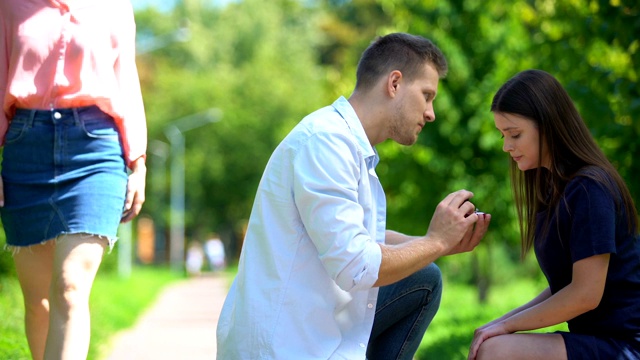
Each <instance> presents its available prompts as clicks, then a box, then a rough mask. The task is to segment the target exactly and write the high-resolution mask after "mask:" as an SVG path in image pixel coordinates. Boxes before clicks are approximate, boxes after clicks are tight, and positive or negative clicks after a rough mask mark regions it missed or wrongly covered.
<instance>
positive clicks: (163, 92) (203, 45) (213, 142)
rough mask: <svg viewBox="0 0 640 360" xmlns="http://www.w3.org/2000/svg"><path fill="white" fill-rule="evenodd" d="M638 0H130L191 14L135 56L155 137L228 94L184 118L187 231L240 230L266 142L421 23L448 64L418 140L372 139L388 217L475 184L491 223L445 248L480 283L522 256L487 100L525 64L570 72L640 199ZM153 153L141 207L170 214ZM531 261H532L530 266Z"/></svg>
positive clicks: (145, 31) (167, 18)
mask: <svg viewBox="0 0 640 360" xmlns="http://www.w3.org/2000/svg"><path fill="white" fill-rule="evenodd" d="M639 8H640V5H638V4H637V3H636V2H633V1H622V0H611V1H604V0H555V1H554V0H514V1H510V2H503V1H491V2H486V1H480V0H449V1H432V0H351V1H349V0H316V1H295V0H274V1H268V2H264V1H258V0H244V1H236V2H232V3H229V4H228V5H225V6H215V5H214V4H212V3H211V2H206V1H196V0H184V1H183V2H180V3H179V4H178V5H177V6H176V8H175V9H174V10H173V11H171V12H168V13H166V12H159V11H156V10H154V9H152V8H150V9H145V10H142V11H139V12H138V13H137V14H136V19H137V23H138V32H139V34H140V36H141V37H144V36H147V37H149V36H151V37H153V36H155V37H158V36H162V35H163V34H169V33H171V32H172V31H175V29H177V28H180V27H181V26H185V25H188V29H189V33H190V38H189V40H188V41H184V42H174V43H171V44H169V45H167V46H165V47H163V48H160V49H157V50H155V51H153V52H150V53H147V54H141V55H140V56H139V58H138V61H139V68H140V73H141V78H142V84H143V93H144V98H145V105H146V107H147V114H148V121H149V134H150V138H151V139H153V141H154V142H153V144H155V145H159V144H161V143H160V142H165V143H166V138H165V137H164V133H163V131H164V128H165V127H166V126H167V125H168V124H170V123H171V122H172V121H174V120H175V119H179V118H181V117H184V116H187V115H190V114H193V113H197V112H199V111H202V110H204V109H207V108H210V107H216V108H219V109H221V110H222V112H223V120H222V121H221V122H219V123H216V124H211V125H207V126H206V127H203V128H199V129H197V130H192V131H190V132H188V133H185V137H186V139H187V155H186V164H187V170H186V174H187V177H186V179H187V180H186V181H187V234H188V235H189V236H192V237H198V236H202V234H204V233H205V232H207V231H211V230H218V231H220V229H227V230H228V233H229V234H231V233H238V232H239V229H240V228H241V226H242V224H243V221H244V220H245V219H246V218H247V217H248V215H249V213H250V210H251V205H252V203H253V197H254V195H255V190H256V188H257V184H258V182H259V180H260V176H261V173H262V170H263V169H264V166H265V164H266V162H267V159H268V157H269V155H270V154H271V151H272V150H273V149H274V148H275V146H276V145H277V143H278V142H279V141H280V139H282V138H283V137H284V135H285V134H286V133H287V132H288V130H290V129H291V128H292V127H293V126H294V125H295V123H297V121H299V120H300V119H301V118H302V117H303V116H304V115H306V114H307V113H309V112H311V111H313V110H315V109H316V108H318V107H320V106H324V105H327V104H329V103H330V102H331V101H333V100H334V99H335V98H336V97H337V96H340V95H345V96H348V95H349V94H350V92H351V91H352V89H353V85H354V83H355V67H356V64H357V61H358V58H359V56H360V54H361V52H362V51H363V50H364V49H365V48H366V46H367V45H368V44H369V43H370V42H371V41H372V40H373V39H374V38H375V37H376V36H378V35H383V34H386V33H389V32H392V31H404V32H410V33H415V34H419V35H423V36H425V37H428V38H430V39H432V40H433V41H434V42H435V43H436V44H437V45H438V46H439V47H440V48H441V49H442V50H443V52H444V53H445V55H446V56H447V58H448V61H449V65H450V71H449V75H448V77H447V78H446V79H444V80H443V81H442V82H441V86H440V89H439V94H438V98H437V100H436V103H435V107H436V117H437V120H436V122H435V123H433V124H428V125H427V127H425V129H424V130H423V133H422V134H421V135H420V138H419V141H418V143H417V144H415V145H414V146H411V147H405V146H400V145H397V144H394V143H392V142H385V143H383V144H381V145H380V146H379V147H378V149H379V151H380V154H381V163H380V165H379V168H378V173H379V175H380V177H381V179H382V182H383V185H384V187H385V191H386V193H387V198H388V224H389V226H390V227H392V228H395V229H398V230H400V231H403V232H407V233H413V234H420V233H424V232H425V231H426V230H427V227H428V222H429V219H430V218H431V215H432V213H433V210H434V209H435V206H436V205H437V203H438V202H439V201H440V200H441V199H442V198H443V197H444V196H445V195H446V194H447V193H449V192H451V191H454V190H457V189H459V188H466V189H469V190H471V191H473V192H474V194H475V196H474V198H473V202H474V203H475V204H476V205H477V206H478V207H479V208H480V209H481V210H483V211H486V212H489V213H491V214H492V215H493V220H492V224H491V228H490V232H489V234H488V236H487V237H486V239H485V241H484V242H483V244H482V245H481V246H480V247H479V248H478V249H477V250H476V251H474V252H473V253H471V254H466V255H460V256H455V257H451V258H446V259H442V261H441V264H442V266H445V267H446V268H447V274H449V275H451V276H454V277H455V278H456V279H460V280H465V281H474V282H476V283H477V284H478V285H479V286H480V288H481V290H482V289H484V290H482V291H483V292H486V289H487V287H488V286H489V284H490V283H491V282H496V281H503V280H506V276H508V274H512V273H513V272H505V271H496V270H497V269H502V268H503V267H504V266H509V264H510V263H512V262H515V261H518V258H519V235H518V229H517V225H516V223H515V221H514V220H515V212H514V209H513V201H512V197H511V189H510V185H509V181H508V174H507V171H508V170H507V169H508V157H507V156H506V155H504V154H503V153H502V150H501V146H502V141H501V139H500V134H499V132H498V131H497V130H496V129H495V127H494V125H493V120H492V115H491V114H490V112H489V105H490V102H491V99H492V96H493V94H494V93H495V91H496V90H497V89H498V87H499V86H500V85H501V84H502V83H504V81H506V80H507V79H508V78H510V77H511V76H513V75H515V73H517V72H518V71H521V70H524V69H528V68H539V69H543V70H546V71H548V72H550V73H552V74H553V75H555V76H556V77H557V78H558V79H559V80H560V81H561V82H562V83H563V84H564V85H565V87H566V88H567V89H568V91H569V93H570V94H571V96H572V97H573V99H574V101H575V103H576V105H577V107H578V108H579V109H580V111H581V113H582V115H583V117H584V119H585V121H586V123H587V124H588V126H589V128H590V129H591V131H592V133H593V134H594V136H595V137H596V140H597V141H598V143H599V144H600V145H601V146H602V148H603V150H604V151H605V153H606V154H607V155H608V156H609V158H610V159H611V161H612V162H613V163H614V164H615V165H616V166H617V167H618V169H619V170H620V172H621V174H622V175H623V177H624V178H625V179H626V180H627V183H628V184H629V186H630V188H631V191H632V194H633V195H634V198H635V199H636V202H638V200H639V199H640V198H639V196H640V183H638V182H637V181H635V179H637V178H638V176H639V175H640V163H639V161H640V160H638V159H637V156H636V155H638V140H637V138H638V135H639V133H640V122H639V121H638V118H639V117H640V94H639V93H638V87H637V81H638V72H639V67H638V66H639V63H640V59H639V56H640V55H639V51H638V48H639V47H640V41H639V40H638V38H637V34H638V33H640V19H639V16H640V14H639V12H640V10H639ZM159 147H160V148H162V146H159ZM154 149H156V148H155V147H154ZM165 150H166V149H165ZM159 154H160V155H159V156H156V155H154V154H153V153H152V154H150V156H149V162H150V166H149V168H150V169H155V170H154V171H153V173H152V171H150V175H149V189H150V196H149V200H148V202H147V204H146V206H145V208H144V211H145V212H147V213H149V214H150V215H152V216H153V217H154V218H155V219H156V220H157V221H158V222H160V223H161V222H162V221H163V219H164V220H166V219H165V217H166V214H167V210H166V209H167V207H168V202H167V196H166V194H167V189H168V181H167V180H168V174H167V173H166V172H163V171H161V170H160V169H163V168H164V165H166V162H169V161H170V160H171V159H170V158H167V157H166V155H164V156H163V155H162V152H159ZM154 164H155V165H154ZM234 243H235V242H230V244H234ZM235 250H237V249H235ZM530 263H531V262H530V261H529V262H526V263H525V264H530ZM522 271H528V272H535V273H536V274H537V269H536V267H535V266H531V267H529V266H524V267H522Z"/></svg>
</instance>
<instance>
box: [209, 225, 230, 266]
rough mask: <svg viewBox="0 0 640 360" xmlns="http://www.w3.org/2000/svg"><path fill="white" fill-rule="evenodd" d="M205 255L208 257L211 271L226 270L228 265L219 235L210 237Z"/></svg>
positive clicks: (214, 234)
mask: <svg viewBox="0 0 640 360" xmlns="http://www.w3.org/2000/svg"><path fill="white" fill-rule="evenodd" d="M204 253H205V255H207V261H208V262H209V268H210V269H211V271H220V270H224V268H225V267H226V265H227V261H226V256H225V251H224V244H223V243H222V240H220V236H218V234H216V233H213V234H211V235H209V238H208V239H207V241H205V242H204Z"/></svg>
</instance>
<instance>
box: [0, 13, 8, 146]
mask: <svg viewBox="0 0 640 360" xmlns="http://www.w3.org/2000/svg"><path fill="white" fill-rule="evenodd" d="M4 6H6V4H5V2H2V3H1V4H0V14H1V15H0V104H2V108H1V109H0V110H1V111H0V145H3V144H4V134H5V133H6V132H7V127H8V125H9V124H8V118H7V113H6V111H7V109H5V103H6V99H5V97H6V95H7V87H8V84H7V82H8V81H9V80H8V79H9V40H8V36H9V29H8V28H7V26H8V24H7V21H6V19H5V17H6V16H7V11H6V9H4Z"/></svg>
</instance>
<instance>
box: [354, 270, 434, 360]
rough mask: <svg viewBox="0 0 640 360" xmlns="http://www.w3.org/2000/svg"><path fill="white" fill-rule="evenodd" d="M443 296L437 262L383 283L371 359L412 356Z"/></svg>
mask: <svg viewBox="0 0 640 360" xmlns="http://www.w3.org/2000/svg"><path fill="white" fill-rule="evenodd" d="M441 296H442V274H441V273H440V269H439V268H438V266H437V265H435V264H431V265H429V266H427V267H425V268H423V269H422V270H420V271H417V272H416V273H414V274H413V275H411V276H409V277H407V278H405V279H403V280H400V281H398V282H397V283H394V284H391V285H387V286H383V287H381V288H380V292H379V293H378V305H377V307H376V315H375V319H374V321H373V329H372V330H371V337H370V339H369V345H368V346H367V359H368V360H374V359H381V360H392V359H409V360H411V359H412V358H413V355H415V353H416V351H417V350H418V347H419V346H420V342H421V341H422V337H423V336H424V333H425V332H426V331H427V327H428V326H429V324H430V323H431V320H433V317H434V316H435V315H436V312H437V311H438V307H439V306H440V298H441Z"/></svg>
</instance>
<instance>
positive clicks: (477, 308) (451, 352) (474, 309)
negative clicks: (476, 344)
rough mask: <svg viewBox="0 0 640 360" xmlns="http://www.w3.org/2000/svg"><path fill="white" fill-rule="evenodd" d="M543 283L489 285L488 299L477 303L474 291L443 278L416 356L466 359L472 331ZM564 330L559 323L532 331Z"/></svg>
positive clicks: (536, 291) (526, 298) (525, 281)
mask: <svg viewBox="0 0 640 360" xmlns="http://www.w3.org/2000/svg"><path fill="white" fill-rule="evenodd" d="M545 286H546V283H541V282H534V281H532V280H531V279H518V280H513V281H512V282H509V283H508V284H504V285H500V286H494V287H492V288H491V292H490V294H489V300H488V302H487V303H486V304H480V303H479V302H478V299H477V291H476V290H475V289H474V288H472V287H470V286H466V285H461V284H454V283H451V282H447V281H446V280H445V286H444V292H443V295H442V302H441V304H440V309H439V310H438V313H437V314H436V317H435V318H434V319H433V322H432V323H431V325H430V326H429V329H428V330H427V333H426V334H425V336H424V338H423V340H422V344H421V345H420V349H418V353H417V354H416V357H417V358H418V359H425V360H426V359H447V360H458V359H459V360H463V359H466V358H467V354H468V351H469V345H470V344H471V340H472V339H473V332H474V330H475V329H476V328H477V327H480V326H481V325H484V324H486V323H488V322H489V321H491V320H494V319H496V318H498V317H500V316H502V315H504V314H505V313H507V312H509V311H510V310H513V309H514V308H516V307H518V306H520V305H523V304H524V303H526V302H528V301H529V300H531V299H533V298H534V297H535V296H536V295H538V294H539V293H540V292H541V291H542V290H543V289H544V287H545ZM556 330H563V331H566V330H567V325H566V323H565V324H561V325H557V326H554V327H550V328H547V329H544V330H539V331H536V332H548V331H556Z"/></svg>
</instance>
